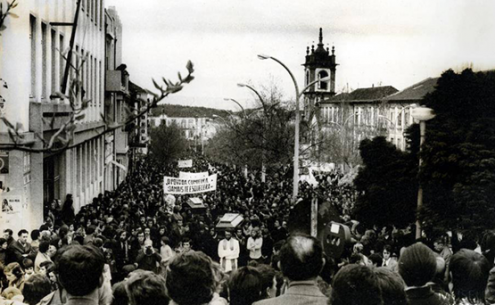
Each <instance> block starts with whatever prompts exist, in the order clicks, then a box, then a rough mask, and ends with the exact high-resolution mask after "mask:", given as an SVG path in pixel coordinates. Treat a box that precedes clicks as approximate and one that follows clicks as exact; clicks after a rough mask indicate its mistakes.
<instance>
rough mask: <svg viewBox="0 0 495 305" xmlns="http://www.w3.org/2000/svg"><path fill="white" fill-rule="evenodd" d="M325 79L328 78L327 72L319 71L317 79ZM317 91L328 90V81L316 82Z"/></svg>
mask: <svg viewBox="0 0 495 305" xmlns="http://www.w3.org/2000/svg"><path fill="white" fill-rule="evenodd" d="M325 77H328V72H327V71H320V72H318V79H323V78H325ZM318 89H320V90H328V80H326V81H321V82H318Z"/></svg>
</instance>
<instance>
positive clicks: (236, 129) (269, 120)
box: [207, 88, 294, 168]
mask: <svg viewBox="0 0 495 305" xmlns="http://www.w3.org/2000/svg"><path fill="white" fill-rule="evenodd" d="M260 97H261V99H258V100H257V107H256V108H254V109H242V111H240V112H238V113H236V114H232V115H231V116H230V117H227V118H225V119H223V123H224V126H225V128H224V129H223V130H222V131H221V132H219V133H218V134H217V136H216V137H215V138H213V139H211V140H210V141H209V143H208V146H209V147H208V148H207V153H208V154H214V155H215V156H216V158H217V160H219V161H223V162H229V163H234V164H238V165H244V164H247V165H248V166H250V167H253V168H260V167H261V164H262V162H264V164H265V165H267V166H270V165H272V164H280V163H282V164H287V163H291V162H292V156H293V147H294V124H293V115H294V112H293V111H292V110H291V109H288V108H287V107H285V106H284V105H283V104H282V102H281V95H280V94H279V93H278V91H277V89H276V88H271V89H268V90H263V91H262V92H261V93H260ZM226 139H228V141H226ZM222 151H223V155H222V154H221V152H222Z"/></svg>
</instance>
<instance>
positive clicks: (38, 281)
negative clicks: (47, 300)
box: [22, 274, 52, 305]
mask: <svg viewBox="0 0 495 305" xmlns="http://www.w3.org/2000/svg"><path fill="white" fill-rule="evenodd" d="M51 288H52V287H51V284H50V280H49V279H48V278H47V277H46V276H44V275H41V274H34V275H33V276H31V277H29V278H28V279H27V280H26V282H25V283H24V289H23V290H22V294H23V295H24V303H26V304H29V305H35V304H38V303H39V302H40V301H41V299H42V298H44V297H45V296H47V295H48V294H49V293H50V292H51Z"/></svg>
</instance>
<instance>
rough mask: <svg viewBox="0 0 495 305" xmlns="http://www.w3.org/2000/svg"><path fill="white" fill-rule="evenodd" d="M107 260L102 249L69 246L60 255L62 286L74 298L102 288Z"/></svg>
mask: <svg viewBox="0 0 495 305" xmlns="http://www.w3.org/2000/svg"><path fill="white" fill-rule="evenodd" d="M104 264H105V259H104V257H103V253H102V252H101V251H100V249H98V248H96V247H94V246H92V245H85V246H80V245H75V246H69V247H67V249H66V250H65V251H64V252H63V253H62V254H61V255H60V258H59V260H58V272H59V279H60V284H62V286H63V287H64V288H65V289H66V290H67V292H68V293H70V294H71V295H74V296H84V295H87V294H89V293H90V292H92V291H93V290H95V289H96V288H98V287H99V286H100V277H101V276H102V272H103V266H104Z"/></svg>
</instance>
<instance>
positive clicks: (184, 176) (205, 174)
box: [179, 172, 208, 179]
mask: <svg viewBox="0 0 495 305" xmlns="http://www.w3.org/2000/svg"><path fill="white" fill-rule="evenodd" d="M179 178H181V179H203V178H208V172H202V173H188V172H179Z"/></svg>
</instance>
